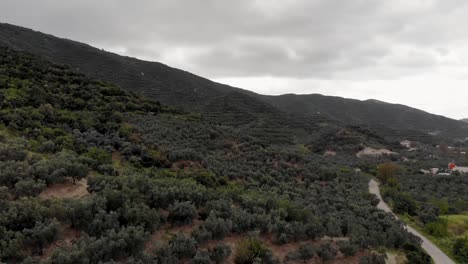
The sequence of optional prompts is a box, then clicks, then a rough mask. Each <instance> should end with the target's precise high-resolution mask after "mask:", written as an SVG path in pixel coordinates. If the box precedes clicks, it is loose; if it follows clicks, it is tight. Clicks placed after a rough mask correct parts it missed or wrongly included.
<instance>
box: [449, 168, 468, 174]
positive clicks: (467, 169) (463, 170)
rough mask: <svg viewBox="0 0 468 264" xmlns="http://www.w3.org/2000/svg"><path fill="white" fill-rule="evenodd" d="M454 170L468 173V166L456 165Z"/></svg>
mask: <svg viewBox="0 0 468 264" xmlns="http://www.w3.org/2000/svg"><path fill="white" fill-rule="evenodd" d="M452 171H458V172H460V173H463V174H468V167H455V168H453V169H452Z"/></svg>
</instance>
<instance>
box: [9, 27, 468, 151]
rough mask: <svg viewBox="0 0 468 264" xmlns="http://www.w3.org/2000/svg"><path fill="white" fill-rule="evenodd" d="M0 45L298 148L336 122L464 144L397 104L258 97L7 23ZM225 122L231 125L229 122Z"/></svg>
mask: <svg viewBox="0 0 468 264" xmlns="http://www.w3.org/2000/svg"><path fill="white" fill-rule="evenodd" d="M0 46H7V47H10V48H13V49H16V50H24V51H28V52H31V53H34V54H36V55H41V56H44V57H45V58H47V59H49V60H51V61H53V62H56V63H62V64H68V65H70V66H71V67H72V68H73V69H74V70H77V71H80V72H83V73H86V74H88V75H90V76H92V77H94V78H99V79H102V80H105V81H108V82H112V83H115V84H117V85H118V86H120V87H122V88H124V89H126V90H128V91H131V92H135V93H137V94H140V95H145V96H148V97H149V98H152V99H155V100H159V101H161V102H162V103H163V104H167V105H173V106H177V107H179V108H181V109H185V110H188V111H195V112H201V113H208V114H207V115H205V118H210V119H211V121H212V122H216V123H225V124H227V125H239V124H240V125H245V126H247V127H249V126H256V124H258V123H264V122H267V123H269V124H273V123H274V124H277V125H280V127H279V129H281V130H288V131H289V132H292V135H294V137H293V138H294V140H295V141H298V142H299V141H303V142H304V141H307V140H308V139H310V138H312V137H309V136H306V137H304V136H301V135H303V134H304V133H306V134H307V133H309V134H310V133H311V129H312V131H314V130H316V129H317V127H323V126H327V125H328V126H341V125H339V123H344V124H353V125H356V124H358V125H361V126H364V127H366V128H368V129H371V130H375V131H377V132H378V131H383V132H379V133H381V134H385V135H387V134H389V135H392V136H394V135H396V136H397V137H400V138H401V137H407V136H408V135H415V134H416V135H417V136H418V137H427V133H428V132H437V131H440V132H441V134H440V135H442V136H445V137H449V138H451V139H452V138H455V137H459V138H466V137H468V125H465V124H464V123H462V122H459V121H455V120H452V119H448V118H445V117H441V116H436V115H432V114H429V113H426V112H423V111H419V110H416V109H413V108H409V107H405V106H401V105H391V104H386V103H380V102H376V101H364V102H361V101H357V100H350V99H343V98H336V97H328V96H320V95H283V96H264V95H258V94H255V93H252V92H249V91H246V90H242V89H238V88H234V87H230V86H227V85H223V84H219V83H215V82H212V81H210V80H208V79H205V78H202V77H199V76H195V75H193V74H191V73H188V72H185V71H181V70H178V69H174V68H171V67H169V66H166V65H164V64H161V63H157V62H147V61H142V60H138V59H135V58H129V57H124V56H119V55H117V54H113V53H110V52H106V51H103V50H99V49H96V48H93V47H91V46H89V45H86V44H83V43H79V42H75V41H71V40H67V39H61V38H57V37H54V36H51V35H47V34H43V33H40V32H36V31H33V30H30V29H26V28H22V27H18V26H13V25H9V24H3V23H2V24H0ZM241 94H242V95H241ZM241 98H242V99H241ZM239 100H242V102H241V101H239ZM244 101H247V103H244ZM266 111H267V112H266ZM220 113H221V114H220ZM224 113H226V114H224ZM233 119H235V120H236V121H235V122H233ZM291 129H292V130H291Z"/></svg>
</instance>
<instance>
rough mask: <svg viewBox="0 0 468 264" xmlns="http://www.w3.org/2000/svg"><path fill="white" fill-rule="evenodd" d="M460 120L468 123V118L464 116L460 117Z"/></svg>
mask: <svg viewBox="0 0 468 264" xmlns="http://www.w3.org/2000/svg"><path fill="white" fill-rule="evenodd" d="M460 121H462V122H465V123H468V118H464V119H462V120H460Z"/></svg>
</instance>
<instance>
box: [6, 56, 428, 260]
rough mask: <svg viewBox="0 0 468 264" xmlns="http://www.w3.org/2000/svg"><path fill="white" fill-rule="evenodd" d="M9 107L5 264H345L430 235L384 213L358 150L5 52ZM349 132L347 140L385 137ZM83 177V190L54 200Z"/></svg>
mask: <svg viewBox="0 0 468 264" xmlns="http://www.w3.org/2000/svg"><path fill="white" fill-rule="evenodd" d="M0 105H1V110H0V171H1V173H0V186H1V187H0V205H1V206H0V261H2V262H7V263H18V262H24V263H39V262H43V263H115V262H127V263H178V262H180V261H190V260H193V262H194V263H209V262H210V261H212V262H215V263H223V262H226V261H227V262H236V263H252V262H254V261H260V262H262V263H277V262H278V261H282V260H286V261H296V260H307V259H312V258H315V259H316V260H318V259H322V260H324V261H327V260H330V259H334V258H338V259H342V260H343V261H345V262H347V261H346V259H348V260H350V259H352V258H353V257H352V256H354V255H356V257H354V258H355V259H354V261H359V258H361V257H362V258H364V259H365V258H375V259H379V257H376V256H374V257H368V255H371V253H370V250H371V249H374V248H377V247H387V248H400V247H401V246H402V245H404V244H405V243H414V244H416V245H417V244H418V243H419V242H418V241H417V239H415V238H413V237H411V236H410V235H409V234H408V233H407V232H406V231H405V230H403V229H402V226H401V223H398V222H396V221H395V220H394V219H393V218H392V217H391V216H390V215H388V214H386V213H384V212H381V211H379V210H378V209H376V208H375V199H374V197H372V196H370V195H368V194H367V181H368V178H367V177H365V176H364V175H362V174H360V173H355V172H354V170H353V169H352V168H354V167H362V168H365V167H368V166H369V163H368V162H369V161H362V160H359V159H357V158H351V157H353V156H354V153H353V154H352V155H350V156H349V157H347V158H346V159H344V158H343V159H340V158H338V157H336V158H333V159H331V158H327V157H323V156H321V155H317V154H314V152H312V151H311V150H310V149H308V147H307V146H299V145H295V144H290V143H289V144H288V143H285V142H276V139H275V138H276V137H271V138H270V139H269V141H266V140H264V139H262V138H261V137H257V136H256V134H255V133H246V132H245V131H249V130H247V129H246V130H238V129H235V128H233V127H231V126H226V125H216V124H213V123H211V122H205V121H204V117H203V116H199V115H197V114H190V113H186V112H183V111H177V110H175V109H172V108H168V107H163V106H161V105H160V104H159V103H157V102H155V101H151V100H148V99H145V98H142V97H139V96H136V95H133V94H129V93H127V92H125V91H124V90H122V89H120V88H119V87H117V86H115V85H113V84H110V83H107V82H102V81H99V80H96V79H92V78H89V77H87V76H86V75H83V74H81V73H77V72H76V71H74V70H72V69H70V68H69V67H67V66H62V65H57V64H52V63H50V62H48V61H46V60H44V59H41V58H39V57H35V56H33V55H30V54H28V53H22V52H16V51H13V50H11V49H6V48H0ZM257 129H258V130H257V132H258V133H259V134H265V133H261V132H262V129H265V128H262V127H258V128H257ZM343 129H345V130H346V128H341V130H340V131H341V132H340V133H338V134H334V133H332V134H327V135H335V136H333V137H330V138H337V139H341V140H344V141H343V142H340V141H339V142H337V143H333V144H334V145H335V146H341V145H343V146H346V145H349V144H351V145H355V144H359V143H358V142H361V141H360V140H364V142H370V141H375V142H378V143H379V144H385V141H384V140H380V139H378V138H375V137H373V136H372V135H365V133H364V132H362V131H361V132H359V131H358V132H359V133H358V132H355V133H358V135H361V136H362V137H356V136H353V137H351V139H352V140H358V141H349V140H346V138H345V137H343V136H339V135H342V134H343ZM267 130H268V129H265V130H263V131H267ZM349 130H350V131H353V130H352V129H351V128H349ZM317 137H318V138H320V135H317ZM369 140H370V141H369ZM324 144H331V143H330V142H328V140H327V141H325V142H324ZM75 182H76V183H77V184H78V182H80V183H84V186H86V187H87V188H86V189H85V190H81V191H82V192H81V194H80V195H79V196H70V195H68V194H67V192H56V193H57V195H56V196H48V195H45V194H50V193H53V192H54V191H58V190H61V191H64V190H71V189H73V188H76V185H77V184H74V183H75ZM64 186H65V187H66V188H68V189H63V187H64ZM64 193H65V194H64ZM324 237H335V238H340V239H339V240H340V242H336V241H335V240H334V241H329V240H327V239H325V240H323V239H321V238H324ZM279 248H287V249H288V250H287V251H286V253H284V254H279V253H278V252H282V251H284V250H280V251H277V250H273V249H279ZM304 252H306V253H307V254H305V253H304ZM356 258H357V260H356Z"/></svg>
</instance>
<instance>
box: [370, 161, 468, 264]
mask: <svg viewBox="0 0 468 264" xmlns="http://www.w3.org/2000/svg"><path fill="white" fill-rule="evenodd" d="M404 171H405V170H404V168H402V167H399V166H398V165H396V164H393V163H386V164H382V165H380V166H379V168H378V174H377V176H378V178H379V179H380V181H381V182H382V183H383V187H382V188H381V191H382V196H383V198H384V199H385V201H386V202H387V203H388V204H389V205H390V206H391V207H392V209H393V211H394V212H395V213H396V214H398V215H400V216H401V217H402V219H404V220H405V222H407V223H408V224H410V225H412V226H413V227H415V228H416V229H417V230H418V231H420V232H421V233H423V234H424V235H425V236H427V237H428V238H430V239H431V241H433V242H434V243H435V244H436V245H438V246H439V247H440V248H441V249H442V250H443V251H444V252H445V253H446V254H447V255H449V256H451V257H452V258H453V259H454V260H457V261H458V262H459V263H467V262H468V258H467V257H468V254H467V252H468V247H467V246H468V244H467V243H466V241H467V237H468V196H467V195H468V193H467V191H466V190H468V178H466V177H463V176H460V175H451V176H428V175H408V174H405V173H404Z"/></svg>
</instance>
